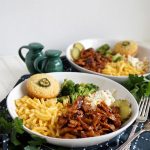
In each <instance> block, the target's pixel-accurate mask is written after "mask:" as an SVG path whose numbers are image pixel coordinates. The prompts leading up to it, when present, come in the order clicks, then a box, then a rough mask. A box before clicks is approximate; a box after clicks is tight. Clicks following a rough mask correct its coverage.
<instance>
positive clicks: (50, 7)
mask: <svg viewBox="0 0 150 150" xmlns="http://www.w3.org/2000/svg"><path fill="white" fill-rule="evenodd" d="M95 37H98V38H117V39H118V38H120V39H134V40H138V41H150V0H0V56H2V55H17V52H18V49H19V47H20V46H22V45H26V44H28V43H30V42H41V43H42V44H44V45H45V49H50V48H51V49H60V50H65V48H66V47H67V46H68V44H70V43H72V42H73V41H76V40H80V39H84V38H95Z"/></svg>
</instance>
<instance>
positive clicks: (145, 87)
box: [123, 75, 150, 102]
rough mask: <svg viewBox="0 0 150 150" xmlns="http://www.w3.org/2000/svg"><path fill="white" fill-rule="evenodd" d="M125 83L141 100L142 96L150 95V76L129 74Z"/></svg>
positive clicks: (138, 99) (137, 98)
mask: <svg viewBox="0 0 150 150" xmlns="http://www.w3.org/2000/svg"><path fill="white" fill-rule="evenodd" d="M123 85H124V86H125V87H126V88H127V89H128V90H129V91H130V92H131V93H132V94H133V96H134V97H135V98H136V100H137V101H138V102H139V101H140V99H141V97H142V96H150V77H149V76H147V77H144V76H138V75H129V77H128V80H127V81H125V82H124V83H123Z"/></svg>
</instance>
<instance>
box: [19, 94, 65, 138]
mask: <svg viewBox="0 0 150 150" xmlns="http://www.w3.org/2000/svg"><path fill="white" fill-rule="evenodd" d="M16 112H17V114H18V116H19V117H20V118H21V119H23V124H24V125H25V126H26V127H27V128H29V129H31V130H33V131H35V132H38V133H41V134H43V135H47V136H52V137H59V130H58V128H57V120H58V117H59V116H60V115H61V114H62V113H63V112H65V108H64V105H63V104H62V103H59V102H57V99H56V98H54V99H46V100H44V99H37V98H33V99H31V98H30V97H28V96H24V97H22V98H20V99H18V100H16Z"/></svg>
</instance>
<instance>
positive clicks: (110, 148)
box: [0, 56, 150, 150]
mask: <svg viewBox="0 0 150 150" xmlns="http://www.w3.org/2000/svg"><path fill="white" fill-rule="evenodd" d="M61 59H62V61H63V65H64V71H66V72H71V71H72V72H77V70H76V69H75V68H73V67H72V66H71V65H70V64H69V62H68V61H67V59H66V57H65V56H63V57H62V58H61ZM29 76H30V75H24V76H22V77H21V78H20V79H19V80H18V82H17V83H16V85H17V84H19V83H20V82H22V81H24V80H25V79H27V78H28V77H29ZM16 85H15V86H16ZM4 109H7V107H6V98H5V99H4V100H2V102H1V103H0V113H1V112H2V111H3V110H4ZM8 118H10V116H8ZM149 118H150V114H149ZM142 128H143V123H140V124H139V125H138V128H137V130H136V131H139V130H140V129H142ZM131 129H132V126H130V127H129V128H128V129H126V130H125V131H124V132H122V133H121V134H120V135H118V136H116V137H115V138H113V139H111V140H110V141H107V142H105V143H102V144H98V145H94V146H89V147H81V148H70V149H69V148H64V147H63V148H62V147H58V146H54V145H51V144H46V146H43V147H41V150H61V149H63V150H115V149H117V148H118V147H119V146H120V145H121V144H123V143H124V142H125V141H126V140H127V138H128V136H129V133H130V131H131ZM25 138H26V137H25ZM24 140H26V139H24ZM9 142H10V137H9V135H7V134H0V147H2V150H8V145H9ZM130 149H131V150H150V132H144V133H143V134H141V135H140V136H139V137H138V138H136V139H135V140H134V141H133V142H132V145H131V148H130Z"/></svg>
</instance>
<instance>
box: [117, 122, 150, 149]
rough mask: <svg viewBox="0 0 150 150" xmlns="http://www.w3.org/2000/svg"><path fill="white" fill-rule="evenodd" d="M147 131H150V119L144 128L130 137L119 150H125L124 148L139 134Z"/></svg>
mask: <svg viewBox="0 0 150 150" xmlns="http://www.w3.org/2000/svg"><path fill="white" fill-rule="evenodd" d="M145 131H150V121H148V122H147V123H146V124H145V125H144V128H143V129H142V130H140V131H138V132H137V133H135V134H134V135H133V136H132V137H130V138H129V139H128V140H127V141H126V142H125V143H124V144H122V145H121V146H120V147H119V148H118V149H117V150H124V148H125V147H126V146H127V145H128V144H129V143H130V142H132V141H133V140H134V139H135V138H136V137H137V136H139V135H140V134H141V133H143V132H145Z"/></svg>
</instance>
